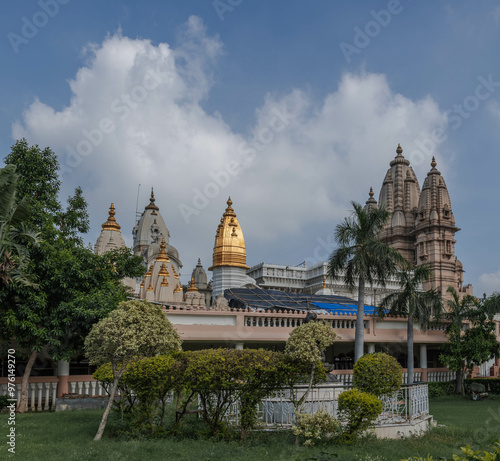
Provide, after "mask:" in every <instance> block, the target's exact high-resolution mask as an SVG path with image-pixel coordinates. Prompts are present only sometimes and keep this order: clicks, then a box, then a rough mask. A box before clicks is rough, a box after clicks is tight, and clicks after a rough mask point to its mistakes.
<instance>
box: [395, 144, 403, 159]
mask: <svg viewBox="0 0 500 461" xmlns="http://www.w3.org/2000/svg"><path fill="white" fill-rule="evenodd" d="M396 154H398V156H399V155H403V148H402V147H401V144H398V147H397V149H396Z"/></svg>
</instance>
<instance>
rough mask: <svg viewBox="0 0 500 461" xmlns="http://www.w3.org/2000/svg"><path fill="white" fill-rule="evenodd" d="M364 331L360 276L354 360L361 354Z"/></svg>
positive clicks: (363, 291) (363, 297) (363, 281)
mask: <svg viewBox="0 0 500 461" xmlns="http://www.w3.org/2000/svg"><path fill="white" fill-rule="evenodd" d="M364 333H365V280H364V279H363V278H362V277H360V278H359V285H358V316H357V320H356V336H355V338H354V362H357V361H358V359H360V358H361V357H362V356H363V352H364V350H363V349H364V345H365V340H364Z"/></svg>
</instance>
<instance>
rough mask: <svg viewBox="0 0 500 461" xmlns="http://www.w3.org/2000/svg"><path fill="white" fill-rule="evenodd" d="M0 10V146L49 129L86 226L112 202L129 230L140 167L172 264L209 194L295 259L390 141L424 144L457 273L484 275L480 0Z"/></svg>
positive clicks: (484, 71)
mask: <svg viewBox="0 0 500 461" xmlns="http://www.w3.org/2000/svg"><path fill="white" fill-rule="evenodd" d="M44 9H45V10H46V11H48V12H49V13H50V14H49V13H46V12H45V11H44ZM0 25H1V30H2V31H3V34H2V35H3V37H2V39H1V40H0V53H1V57H2V70H1V72H0V78H1V83H2V84H1V85H0V92H1V95H0V117H1V123H0V147H1V149H2V152H3V153H4V154H3V155H2V157H3V156H4V155H6V154H7V153H8V152H9V149H10V146H11V145H12V144H13V142H14V140H15V139H17V138H18V137H20V136H25V137H26V138H27V139H28V141H29V142H30V143H38V144H40V145H41V146H50V147H51V148H53V149H54V151H55V152H56V153H57V154H58V155H59V158H60V162H61V164H62V165H63V166H64V167H65V169H64V174H63V176H62V179H63V199H64V196H67V195H68V194H69V193H70V192H71V191H72V190H73V189H74V188H75V187H77V186H79V185H80V186H82V187H83V189H84V192H85V196H86V198H87V200H88V202H89V208H90V214H91V224H92V230H91V233H90V234H89V235H88V236H87V240H88V241H89V242H92V243H94V242H95V239H96V238H97V235H98V233H99V230H100V224H101V223H102V222H104V221H105V219H106V216H107V209H108V207H109V204H110V203H111V202H114V203H115V206H116V209H117V215H116V217H117V219H118V221H119V223H120V224H121V225H122V231H123V233H124V236H125V238H126V239H127V241H128V243H131V228H132V226H133V224H134V217H135V208H136V196H137V188H138V184H141V188H140V197H139V204H140V205H139V208H140V209H142V207H144V206H145V205H146V204H147V201H148V200H147V198H148V196H149V189H150V187H151V186H154V187H155V193H156V197H157V201H156V203H157V204H158V205H159V207H160V210H161V212H162V214H163V217H164V218H165V221H166V222H167V226H168V227H169V229H170V233H171V243H172V244H173V245H174V246H176V247H177V248H178V250H179V252H180V256H181V259H182V260H183V263H184V269H183V276H184V277H183V282H185V281H187V278H188V276H189V274H190V273H191V270H192V268H193V267H194V265H195V264H196V261H197V259H198V257H201V258H202V262H203V263H204V265H205V267H208V265H209V262H210V259H211V251H212V246H213V238H214V235H215V230H216V227H217V224H218V222H219V219H220V216H221V214H222V212H223V211H224V208H225V201H226V200H227V196H228V195H231V196H232V198H233V202H234V205H233V206H234V208H235V211H236V213H237V214H238V218H239V220H240V223H241V225H242V227H243V231H244V233H245V240H246V245H247V254H248V258H247V259H248V264H249V265H253V264H257V263H258V262H261V261H266V262H277V263H284V264H298V263H300V262H302V261H304V260H306V261H308V262H313V261H314V260H319V259H321V257H324V256H326V254H327V253H328V252H329V251H331V249H333V248H332V245H331V240H332V230H333V229H334V227H335V225H336V224H337V223H338V222H339V220H340V219H341V218H342V217H344V216H346V215H347V214H348V213H349V208H350V205H349V201H350V200H356V201H359V202H364V201H365V200H366V198H367V193H368V190H369V187H370V186H373V188H374V190H375V195H376V197H378V192H379V190H380V187H381V183H382V180H383V178H384V175H385V172H386V170H387V168H388V167H389V162H390V160H392V158H393V157H394V155H395V148H396V146H397V144H398V143H401V145H402V146H403V148H404V155H405V156H407V158H409V159H410V161H411V162H412V165H413V167H414V169H415V171H416V173H417V177H418V179H419V183H420V185H422V183H423V181H424V179H425V175H426V173H427V171H428V170H429V168H430V167H429V163H430V161H431V156H432V155H435V156H436V160H437V162H438V169H440V171H441V172H442V173H443V176H444V178H445V180H446V182H447V185H448V189H449V191H450V195H451V200H452V207H453V212H454V215H455V219H456V222H457V225H458V227H461V228H462V230H461V231H460V232H459V233H458V234H457V245H456V254H457V256H458V257H459V259H461V261H462V262H463V264H464V268H465V270H466V274H465V280H466V282H467V283H473V284H474V286H475V293H476V294H481V293H482V292H484V291H486V292H488V293H490V292H491V291H493V290H499V289H500V250H499V245H498V237H497V235H498V229H499V227H500V217H499V213H498V204H497V201H498V198H497V196H498V187H497V183H498V179H497V176H498V171H499V170H500V168H499V167H500V160H499V155H498V146H499V144H500V130H499V128H500V60H499V59H498V50H499V49H500V46H499V45H500V4H499V3H498V2H495V1H481V2H474V3H472V2H467V1H453V2H440V1H438V2H416V1H409V0H401V1H397V0H391V1H370V2H368V1H359V2H347V1H344V2H340V1H337V2H332V1H322V0H318V1H315V2H306V1H293V0H288V1H273V2H269V1H261V0H253V1H250V0H242V1H240V0H220V1H211V0H206V1H185V2H178V1H176V2H174V1H152V0H151V1H149V0H144V1H141V2H132V1H118V0H109V1H106V2H98V1H93V0H87V1H83V0H69V1H68V0H45V1H43V0H41V1H23V2H9V3H8V6H4V9H3V14H2V15H1V17H0ZM353 50H355V51H353ZM478 87H480V88H479V89H478ZM478 92H479V93H478ZM127 97H128V98H129V99H127ZM124 98H125V99H124ZM127 101H128V102H127ZM436 130H441V131H440V133H441V134H442V137H440V138H439V139H438V142H436V137H435V135H434V134H433V133H436ZM85 133H87V135H85ZM99 133H100V134H99ZM92 136H94V137H93V138H92ZM433 136H434V137H433ZM83 141H85V142H83ZM82 142H83V144H82ZM90 142H92V144H90ZM85 143H87V144H85ZM78 146H79V147H80V150H78V149H79V148H78ZM89 146H90V147H89ZM86 148H87V149H89V151H85V149H86ZM71 152H76V156H74V155H73V154H71ZM72 155H73V156H72ZM214 178H215V179H214ZM213 184H215V186H214V185H213ZM200 197H201V198H200ZM325 248H326V249H325Z"/></svg>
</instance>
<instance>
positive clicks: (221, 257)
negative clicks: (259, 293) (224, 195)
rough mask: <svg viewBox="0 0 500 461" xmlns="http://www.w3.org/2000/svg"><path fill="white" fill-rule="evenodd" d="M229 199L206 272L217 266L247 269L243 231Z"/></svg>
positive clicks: (218, 227)
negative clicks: (211, 260)
mask: <svg viewBox="0 0 500 461" xmlns="http://www.w3.org/2000/svg"><path fill="white" fill-rule="evenodd" d="M232 204H233V201H232V200H231V197H229V198H228V200H227V208H226V210H225V211H224V213H223V215H222V218H221V220H220V224H219V225H218V226H217V232H216V234H215V244H214V252H213V264H212V267H210V268H209V269H208V270H213V268H214V267H217V266H233V267H243V268H245V269H248V267H247V265H246V260H247V254H246V250H245V239H244V238H243V231H242V230H241V227H240V224H239V223H238V219H237V217H236V213H235V212H234V210H233V207H232Z"/></svg>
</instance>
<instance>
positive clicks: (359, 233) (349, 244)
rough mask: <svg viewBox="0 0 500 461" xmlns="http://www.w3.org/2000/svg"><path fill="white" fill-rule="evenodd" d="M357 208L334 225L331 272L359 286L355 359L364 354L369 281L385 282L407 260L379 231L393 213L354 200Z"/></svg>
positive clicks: (354, 286)
mask: <svg viewBox="0 0 500 461" xmlns="http://www.w3.org/2000/svg"><path fill="white" fill-rule="evenodd" d="M351 204H352V206H353V208H354V212H353V215H352V216H351V217H348V218H345V219H344V221H343V222H341V223H340V224H338V225H337V227H336V229H335V240H336V242H337V244H338V248H337V249H336V250H335V251H334V252H333V254H332V255H331V257H330V261H329V265H328V273H329V276H330V277H332V278H344V280H345V283H346V285H347V286H348V287H349V288H351V289H352V290H354V289H356V288H357V290H358V313H357V321H356V333H355V343H354V361H356V360H358V359H359V358H360V357H361V356H362V355H363V349H364V315H365V314H364V306H365V287H366V284H367V283H368V284H370V285H373V284H374V282H375V280H377V281H378V282H379V283H380V284H381V285H382V286H385V283H386V280H387V278H388V277H389V276H390V275H391V274H394V273H395V272H396V267H397V265H400V266H404V265H405V264H407V261H406V260H405V259H404V258H403V257H402V256H401V255H400V254H399V253H398V252H397V251H396V250H395V249H393V248H391V247H390V246H389V245H388V244H387V243H385V242H383V241H382V240H381V239H380V237H379V234H380V231H381V230H382V228H383V226H384V224H385V223H386V222H387V220H388V219H389V216H390V213H389V212H388V211H387V210H386V209H385V208H383V207H380V208H372V209H370V210H365V209H364V208H363V207H362V206H361V205H360V204H359V203H356V202H351Z"/></svg>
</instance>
